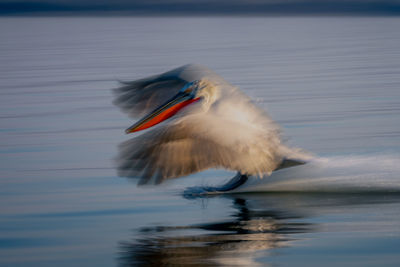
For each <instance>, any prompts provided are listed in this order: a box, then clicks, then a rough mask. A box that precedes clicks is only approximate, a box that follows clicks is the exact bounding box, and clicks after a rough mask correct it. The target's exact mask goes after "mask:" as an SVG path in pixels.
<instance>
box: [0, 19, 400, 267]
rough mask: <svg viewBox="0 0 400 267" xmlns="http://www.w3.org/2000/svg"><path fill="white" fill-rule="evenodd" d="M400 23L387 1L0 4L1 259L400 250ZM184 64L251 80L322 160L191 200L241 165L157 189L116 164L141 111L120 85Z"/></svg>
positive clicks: (239, 260) (216, 260)
mask: <svg viewBox="0 0 400 267" xmlns="http://www.w3.org/2000/svg"><path fill="white" fill-rule="evenodd" d="M399 27H400V19H399V18H384V17H381V18H367V17H365V18H351V17H338V18H334V17H331V18H306V17H305V18H301V17H296V18H285V17H280V18H173V17H171V18H157V17H151V18H1V19H0V33H1V36H2V37H1V42H0V62H1V64H0V214H1V216H0V265H4V266H39V265H40V266H54V265H55V264H57V266H72V265H74V266H119V265H120V266H138V265H151V264H154V265H160V264H165V265H167V264H176V263H181V264H183V263H188V264H189V263H192V264H196V265H199V266H215V265H227V266H231V265H234V264H238V265H251V266H256V265H257V264H258V265H261V266H268V265H271V266H293V265H296V266H321V265H324V266H337V265H339V264H342V265H346V266H377V265H385V266H397V264H398V262H399V261H400V251H399V247H400V194H399V189H398V188H399V187H400V186H399V184H400V180H399V179H400V177H399V176H400V175H399V174H400V167H398V162H399V161H398V160H399V155H400V153H399V152H400V126H399V125H400V124H399V121H400V90H399V89H400V52H399V49H398V48H399V45H400V32H399V31H398V29H399ZM187 63H200V64H203V65H206V66H208V67H209V68H211V69H213V70H215V71H216V72H217V73H218V74H220V75H221V76H223V77H224V78H226V80H228V81H230V82H231V83H232V84H234V85H237V86H239V87H240V88H241V89H242V90H243V91H244V92H246V93H247V94H248V95H250V96H251V97H252V98H253V99H254V100H255V101H256V102H257V104H258V105H260V106H262V107H263V108H265V109H267V110H268V112H269V114H270V115H271V117H272V118H274V119H275V120H276V121H277V122H278V123H279V124H280V125H281V126H282V128H283V131H284V136H285V138H286V139H287V142H288V143H290V144H292V145H295V146H298V147H302V148H304V149H306V150H308V151H310V152H312V153H313V154H314V155H315V156H316V158H317V159H318V160H320V162H322V163H323V164H322V165H318V164H317V165H316V166H315V165H313V166H311V167H309V166H307V165H306V166H304V167H306V169H302V170H298V171H296V169H295V168H293V169H292V170H290V172H289V173H286V174H284V175H283V174H282V175H281V176H280V174H277V176H275V177H273V178H272V179H271V181H273V183H270V184H267V185H265V184H264V185H263V186H264V187H263V188H264V189H263V190H262V191H264V192H258V193H240V194H231V195H222V196H215V197H210V198H195V199H188V198H185V197H183V195H182V192H183V191H184V189H185V188H186V187H188V186H194V185H208V184H215V183H220V182H223V181H225V180H227V179H229V178H230V177H231V176H233V173H231V172H225V171H223V170H219V171H215V170H211V171H207V172H204V173H200V174H196V175H193V176H191V177H190V178H187V179H180V180H175V181H171V182H169V183H167V184H166V185H165V186H161V187H156V188H137V187H136V185H135V183H134V182H133V181H129V180H128V179H125V178H121V177H117V175H116V171H115V169H114V165H113V158H114V157H115V156H116V154H117V145H118V144H119V143H120V142H122V141H124V140H126V139H127V138H129V136H126V135H125V134H124V131H123V130H124V129H125V128H126V127H127V126H129V125H131V124H132V121H131V120H130V119H129V118H127V117H126V116H125V115H124V114H121V113H120V112H119V110H118V109H117V108H116V107H114V106H113V105H112V103H111V101H112V94H111V91H110V89H111V88H114V87H116V86H118V83H117V81H118V80H132V79H136V78H141V77H144V76H147V75H151V74H154V73H159V72H163V71H166V70H168V69H171V68H174V67H177V66H180V65H183V64H187ZM285 175H286V176H289V177H290V179H289V180H285V181H289V182H286V183H283V182H282V179H283V178H282V177H286V176H285ZM296 178H298V179H296ZM354 187H356V188H354ZM349 188H350V189H352V190H348V189H349ZM360 188H361V189H366V190H359V189H360ZM353 189H355V190H353ZM271 191H273V193H272V192H271ZM289 191H290V192H289Z"/></svg>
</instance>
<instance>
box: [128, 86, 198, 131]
mask: <svg viewBox="0 0 400 267" xmlns="http://www.w3.org/2000/svg"><path fill="white" fill-rule="evenodd" d="M205 87H206V86H205V85H204V84H203V82H201V81H199V80H196V81H192V82H188V83H186V84H185V86H183V87H182V89H181V90H180V91H179V92H178V93H177V94H176V95H175V96H174V97H172V98H171V99H170V100H168V101H167V102H165V103H164V104H162V105H161V106H159V107H158V108H156V109H155V110H153V111H152V112H150V114H148V115H146V116H145V117H143V118H142V119H141V120H139V121H138V122H136V123H135V124H134V125H132V126H131V127H129V128H128V129H126V130H125V132H126V133H134V132H138V131H141V130H144V129H147V128H150V127H152V126H154V125H156V124H159V123H160V122H162V121H164V120H166V119H168V118H170V117H172V116H173V115H175V114H176V113H177V112H178V111H179V110H181V109H182V108H184V107H186V106H187V105H190V104H192V103H194V102H196V101H198V100H200V99H201V98H203V97H204V96H203V93H202V91H203V89H204V88H205Z"/></svg>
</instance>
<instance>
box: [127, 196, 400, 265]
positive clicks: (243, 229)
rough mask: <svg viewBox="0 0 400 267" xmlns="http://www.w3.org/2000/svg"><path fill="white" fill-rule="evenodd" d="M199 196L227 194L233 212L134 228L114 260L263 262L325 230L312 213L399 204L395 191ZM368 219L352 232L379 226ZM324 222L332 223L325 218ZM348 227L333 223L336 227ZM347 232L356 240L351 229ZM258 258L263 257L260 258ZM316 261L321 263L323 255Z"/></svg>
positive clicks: (145, 262)
mask: <svg viewBox="0 0 400 267" xmlns="http://www.w3.org/2000/svg"><path fill="white" fill-rule="evenodd" d="M199 198H200V201H203V200H212V199H216V200H218V199H219V200H221V199H226V198H228V199H229V200H232V206H233V207H234V213H233V214H232V215H231V216H230V220H224V221H215V220H213V219H215V218H210V222H208V223H203V224H197V225H178V226H163V225H158V226H146V227H142V228H139V229H138V230H137V231H135V232H134V236H135V238H134V240H133V241H122V242H120V243H119V251H120V257H119V263H120V265H121V266H170V265H171V266H172V265H194V266H215V265H219V266H232V265H240V266H258V265H261V266H268V265H270V262H269V259H271V258H272V257H273V255H274V254H273V253H271V251H272V250H275V249H278V248H288V247H291V246H295V244H294V243H293V241H296V244H297V246H298V245H299V244H301V242H302V241H304V240H306V239H307V238H308V237H305V236H304V235H301V234H307V233H308V234H311V233H314V232H315V233H317V232H320V231H322V232H323V231H326V229H324V227H323V225H324V223H323V222H321V221H319V223H317V222H316V221H317V220H315V219H316V217H322V218H323V217H324V216H332V214H334V213H337V212H339V213H344V214H345V213H346V212H348V211H351V212H353V216H354V218H353V219H354V220H356V219H355V218H357V216H358V215H357V211H355V210H361V211H363V212H365V211H364V209H368V210H370V211H372V212H371V213H373V212H374V211H376V210H379V208H383V209H386V208H387V207H388V206H387V205H393V204H394V205H395V207H397V206H398V205H399V203H400V194H382V193H377V194H364V193H361V194H320V193H319V194H318V193H314V194H312V193H311V194H310V193H306V194H304V193H303V194H302V193H295V194H293V193H272V194H232V195H221V196H214V197H211V198H210V197H199ZM205 208H206V209H207V208H208V207H205ZM367 213H368V212H367ZM368 220H369V221H364V219H361V222H359V223H358V224H357V228H358V229H356V230H352V231H355V232H357V231H358V232H360V231H361V232H366V235H368V231H370V230H372V229H374V230H375V231H381V229H378V228H376V225H375V223H376V219H374V218H373V217H372V216H371V214H370V216H369V218H368ZM322 221H323V220H322ZM329 223H335V222H334V220H333V219H332V218H330V222H329ZM348 227H350V226H349V225H346V224H344V225H343V226H341V225H340V223H339V225H338V228H339V229H340V230H341V231H346V230H348V229H346V228H348ZM350 228H351V227H350ZM369 228H371V229H369ZM386 230H388V231H392V230H393V229H390V227H388V229H386ZM353 236H354V239H355V240H356V239H357V238H356V235H354V233H353ZM363 238H365V236H363ZM325 241H326V242H328V243H329V240H325ZM349 252H351V251H349ZM275 254H276V253H275ZM260 258H261V259H263V260H261V261H262V262H261V263H260V261H259V259H260ZM321 264H325V262H324V260H323V261H322V262H321ZM328 265H329V264H328Z"/></svg>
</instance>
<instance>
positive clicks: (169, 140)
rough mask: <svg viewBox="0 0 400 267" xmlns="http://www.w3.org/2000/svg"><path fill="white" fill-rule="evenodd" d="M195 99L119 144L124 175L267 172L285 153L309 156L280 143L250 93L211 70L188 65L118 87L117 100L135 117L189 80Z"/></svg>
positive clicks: (145, 179) (148, 178)
mask: <svg viewBox="0 0 400 267" xmlns="http://www.w3.org/2000/svg"><path fill="white" fill-rule="evenodd" d="M193 81H198V88H197V89H198V90H197V91H196V95H195V97H196V98H199V99H200V100H199V101H196V102H193V103H191V104H189V105H187V106H186V107H184V108H182V109H181V110H179V111H178V112H177V113H176V114H175V115H174V116H172V117H170V118H169V119H167V120H166V121H164V122H162V123H160V124H158V125H157V126H156V127H154V128H151V129H149V130H147V131H146V132H144V133H143V134H141V135H139V136H137V137H134V138H132V139H130V140H128V141H126V142H123V143H122V144H121V145H120V147H119V148H120V151H119V155H118V158H117V163H118V170H119V174H120V175H121V176H128V177H139V178H141V181H140V183H141V184H144V183H149V182H155V183H160V182H161V181H163V180H164V179H168V178H175V177H181V176H186V175H189V174H191V173H195V172H199V171H202V170H205V169H208V168H225V169H229V170H236V171H238V172H240V173H242V174H246V175H256V176H259V177H263V176H265V175H269V174H270V173H271V172H272V171H273V170H275V169H277V168H279V166H280V164H281V163H282V162H283V160H284V159H286V158H296V159H299V158H300V159H301V158H303V157H305V156H304V155H303V154H302V153H301V152H299V151H298V150H297V149H291V148H288V147H287V146H285V145H284V144H282V143H281V139H280V130H279V127H278V125H277V124H275V123H274V122H273V121H272V120H271V119H270V117H269V116H268V115H267V114H266V113H265V112H264V111H263V110H262V109H260V108H258V107H257V106H255V105H254V103H253V102H252V101H251V99H250V98H249V97H247V96H246V95H245V94H243V93H242V92H241V91H240V90H239V89H238V88H236V87H234V86H232V85H231V84H229V83H228V82H226V81H225V80H224V79H223V78H222V77H220V76H219V75H217V74H215V73H214V72H213V71H211V70H210V69H208V68H206V67H204V66H200V65H185V66H183V67H180V68H177V69H174V70H172V71H169V72H166V73H163V74H160V75H156V76H151V77H149V78H145V79H141V80H136V81H133V82H128V83H126V84H125V85H124V86H122V87H120V88H118V89H116V90H115V94H116V99H115V101H114V102H115V104H116V105H117V106H119V107H120V108H121V109H122V110H123V111H124V112H127V113H128V114H129V115H130V116H132V117H137V116H140V115H143V114H144V113H149V112H150V111H152V110H154V109H155V108H157V107H158V106H160V105H161V104H163V103H164V102H166V101H168V99H170V98H171V96H174V95H175V94H177V93H178V92H179V91H180V90H181V89H182V87H184V86H185V85H186V84H188V83H190V82H193Z"/></svg>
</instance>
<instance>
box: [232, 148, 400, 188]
mask: <svg viewBox="0 0 400 267" xmlns="http://www.w3.org/2000/svg"><path fill="white" fill-rule="evenodd" d="M399 162H400V156H399V155H368V156H335V157H321V158H315V159H313V160H311V161H310V162H309V163H308V164H306V165H303V166H297V167H293V168H288V169H282V170H279V171H276V172H274V173H273V174H272V175H271V176H270V177H264V179H258V178H252V177H251V178H250V179H249V180H248V182H247V183H245V184H244V185H243V186H241V187H240V188H238V189H236V190H234V191H233V192H261V191H262V192H289V191H291V192H336V193H341V192H343V193H349V192H400V164H399Z"/></svg>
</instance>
